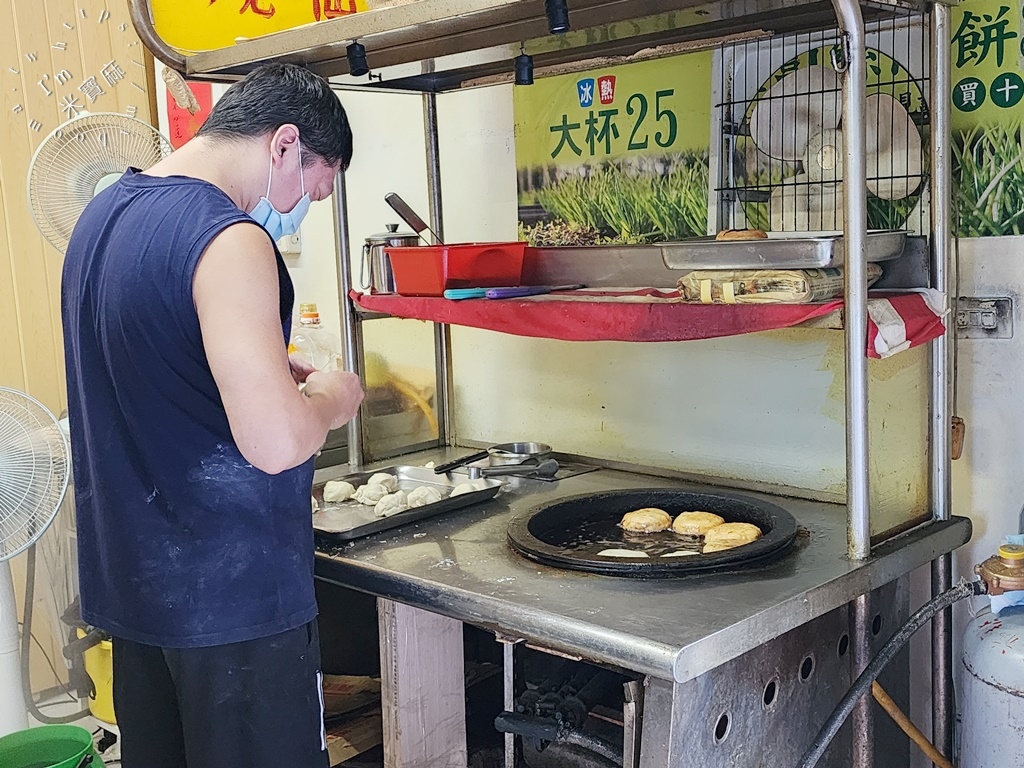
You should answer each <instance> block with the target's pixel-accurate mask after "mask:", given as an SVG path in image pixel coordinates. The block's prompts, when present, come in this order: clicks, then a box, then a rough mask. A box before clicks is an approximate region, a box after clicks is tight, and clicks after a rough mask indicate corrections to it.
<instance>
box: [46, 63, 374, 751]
mask: <svg viewBox="0 0 1024 768" xmlns="http://www.w3.org/2000/svg"><path fill="white" fill-rule="evenodd" d="M351 158H352V133H351V130H350V128H349V124H348V120H347V118H346V115H345V111H344V109H343V108H342V106H341V103H340V102H339V101H338V99H337V97H336V96H335V95H334V94H333V93H332V92H331V90H330V88H329V87H328V85H327V83H326V82H325V81H324V80H323V79H322V78H320V77H318V76H316V75H313V74H311V73H309V72H307V71H306V70H304V69H301V68H299V67H294V66H290V65H270V66H266V67H263V68H261V69H258V70H256V71H254V72H253V73H252V74H250V75H249V76H248V77H246V78H245V79H244V80H242V81H240V82H238V83H236V84H234V85H232V86H231V88H229V89H228V90H227V92H226V93H225V94H224V96H223V97H222V98H221V99H220V101H219V102H218V103H217V105H216V106H215V107H214V109H213V111H212V113H211V114H210V116H209V118H208V119H207V121H206V123H205V124H204V125H203V127H202V129H201V130H200V131H199V133H198V135H197V136H196V138H194V139H193V140H192V141H190V142H188V143H187V144H186V145H185V146H184V147H182V148H181V149H179V150H178V151H177V152H175V153H174V154H172V155H171V156H170V157H168V158H167V159H165V160H163V161H161V162H159V163H158V164H157V165H155V166H153V167H152V168H149V169H148V170H146V171H145V172H139V171H137V170H135V169H129V170H128V171H127V172H126V173H125V174H124V176H123V177H122V178H121V179H120V180H119V181H118V182H117V183H115V184H113V185H112V186H111V187H109V188H108V189H106V190H104V191H103V192H101V193H100V194H98V195H97V196H96V198H95V199H94V200H93V201H92V202H91V203H90V204H89V205H88V207H87V208H86V210H85V212H84V213H83V214H82V216H81V218H80V220H79V222H78V225H77V226H76V228H75V231H74V234H73V236H72V238H71V242H70V244H69V246H68V250H67V256H66V259H65V262H64V275H63V285H62V311H63V320H64V334H65V357H66V362H67V377H68V399H69V412H70V419H71V438H72V446H73V460H74V482H75V497H76V515H77V526H78V547H79V570H80V583H81V600H82V614H83V616H84V618H85V620H86V621H88V622H89V623H90V624H93V625H95V626H97V627H100V628H101V629H104V630H106V631H108V632H109V633H110V634H111V635H112V636H113V649H114V650H113V663H114V708H115V712H116V716H117V723H118V726H119V728H120V731H121V752H122V765H123V766H124V768H183V766H184V767H187V768H242V767H243V766H244V767H245V768H262V767H263V766H266V768H270V767H271V766H273V768H281V767H282V766H287V768H323V767H324V766H327V765H328V758H327V751H326V743H325V737H324V732H323V714H322V703H321V692H320V691H321V689H320V670H319V659H320V651H319V645H318V638H317V632H316V621H315V618H316V613H317V608H316V603H315V600H314V596H313V551H314V550H313V531H312V525H311V520H310V488H311V484H312V473H313V464H312V457H313V455H314V453H315V452H316V451H317V450H318V449H319V448H320V446H321V445H322V444H323V442H324V440H325V437H326V435H327V432H328V430H329V429H334V428H337V427H340V426H341V425H343V424H344V423H346V422H347V421H348V420H349V419H350V418H352V416H353V415H354V414H355V412H356V409H357V408H358V407H359V403H360V401H361V400H362V396H363V394H362V390H361V388H360V385H359V381H358V378H357V377H356V376H354V375H353V374H350V373H344V372H337V371H334V372H318V371H311V370H307V369H304V368H302V367H301V366H299V365H296V364H291V363H290V361H289V358H288V354H287V343H288V334H289V329H290V326H291V315H292V307H293V302H294V292H293V289H292V283H291V280H290V279H289V277H288V272H287V270H286V269H285V266H284V262H283V261H282V259H281V254H280V253H279V252H278V249H277V246H276V245H275V240H276V239H278V238H280V237H282V236H283V235H286V234H289V233H291V232H294V231H295V229H296V228H297V227H298V224H299V222H300V221H301V219H302V216H303V215H304V214H305V212H306V210H307V209H308V207H309V204H310V202H311V201H314V200H323V199H324V198H326V197H327V196H328V195H330V194H331V191H332V188H333V181H334V178H335V175H336V174H337V172H338V171H339V170H344V169H345V168H346V167H347V166H348V164H349V161H350V160H351ZM297 383H305V387H304V389H303V390H302V391H301V392H300V390H299V388H298V386H297Z"/></svg>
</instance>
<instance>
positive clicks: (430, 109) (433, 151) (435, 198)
mask: <svg viewBox="0 0 1024 768" xmlns="http://www.w3.org/2000/svg"><path fill="white" fill-rule="evenodd" d="M432 65H433V62H428V65H427V71H430V70H432V69H433V66H432ZM423 132H424V134H425V136H424V138H425V141H426V148H427V191H428V193H429V195H430V226H431V228H432V229H433V230H434V232H435V233H437V236H438V238H440V239H441V240H442V241H443V240H444V215H443V213H442V203H441V153H440V147H439V140H438V122H437V94H434V93H424V94H423ZM451 343H452V336H451V328H450V327H449V326H448V325H447V324H446V323H434V376H435V382H436V383H435V393H436V394H435V396H434V404H435V407H436V408H437V443H438V445H440V446H442V447H443V446H446V445H448V444H449V443H450V442H451V441H452V440H453V438H454V430H453V428H452V418H451V412H452V359H451Z"/></svg>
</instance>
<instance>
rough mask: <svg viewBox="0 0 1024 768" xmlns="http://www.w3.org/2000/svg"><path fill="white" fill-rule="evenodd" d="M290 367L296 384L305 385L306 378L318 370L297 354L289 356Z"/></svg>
mask: <svg viewBox="0 0 1024 768" xmlns="http://www.w3.org/2000/svg"><path fill="white" fill-rule="evenodd" d="M288 365H289V367H290V368H291V371H292V378H293V379H295V383H296V384H304V383H305V382H306V377H307V376H309V374H311V373H313V372H314V371H316V368H314V367H313V366H312V365H310V364H309V363H307V362H306V361H305V360H303V359H302V357H301V356H300V355H299V354H298V353H297V352H296V353H292V354H290V355H288Z"/></svg>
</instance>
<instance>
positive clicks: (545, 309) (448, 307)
mask: <svg viewBox="0 0 1024 768" xmlns="http://www.w3.org/2000/svg"><path fill="white" fill-rule="evenodd" d="M678 296H679V293H678V291H658V290H654V289H636V290H622V291H614V290H608V289H604V290H589V291H588V290H583V291H574V292H572V293H564V294H548V295H545V296H535V297H530V298H525V299H500V300H491V299H467V300H463V301H451V300H449V299H444V298H438V297H432V296H398V295H396V294H373V295H369V296H367V295H363V294H359V293H355V292H353V293H352V298H353V300H354V301H355V302H356V303H357V304H358V305H359V306H360V307H362V308H363V309H366V310H369V311H371V312H383V313H386V314H390V315H394V316H395V317H406V318H413V319H418V320H430V321H434V322H439V323H449V324H451V325H464V326H468V327H471V328H482V329H485V330H490V331H498V332H500V333H510V334H513V335H516V336H532V337H535V338H544V339H561V340H563V341H693V340H696V339H712V338H717V337H721V336H737V335H740V334H744V333H757V332H759V331H770V330H777V329H780V328H790V327H792V326H794V325H799V324H800V323H803V322H805V321H807V320H811V319H813V318H816V317H821V316H823V315H827V314H829V313H830V312H833V311H834V310H837V309H841V308H842V306H843V302H842V301H841V300H838V299H837V300H834V301H829V302H825V303H822V304H736V305H728V304H713V305H711V304H686V303H682V302H681V301H680V300H679V298H678ZM872 302H884V305H882V306H883V309H885V310H888V309H889V308H891V310H892V311H891V312H885V311H883V312H881V313H879V314H880V315H881V316H884V317H887V318H888V320H887V323H886V327H887V331H888V332H887V333H886V334H885V336H886V337H888V338H892V337H893V333H892V328H891V327H890V325H891V322H889V321H892V319H893V315H894V314H895V317H896V318H898V319H897V320H896V321H895V322H896V323H897V324H898V322H899V319H902V320H903V321H904V323H905V326H906V340H907V342H909V346H917V345H919V344H924V343H926V342H929V341H931V340H933V339H935V338H938V337H939V336H941V335H942V334H943V333H944V332H945V326H944V325H943V323H942V319H941V317H940V316H939V315H937V314H936V313H935V312H934V311H932V310H931V309H930V308H929V306H928V304H927V302H926V301H925V299H924V297H923V296H922V295H921V294H917V293H902V294H886V295H883V296H872V298H871V299H870V300H869V304H871V303H872ZM895 335H896V337H899V333H898V331H897V332H896V334H895ZM878 337H879V331H878V326H877V325H876V324H875V322H874V320H872V319H871V318H870V317H869V320H868V339H867V340H866V341H867V350H866V351H867V354H868V355H869V356H870V357H881V356H882V354H883V353H885V352H886V349H887V347H886V344H885V343H878ZM876 346H878V347H880V348H881V351H879V349H877V348H876ZM902 348H906V347H901V349H902ZM895 351H900V349H895V350H893V351H890V352H888V354H892V353H894V352H895Z"/></svg>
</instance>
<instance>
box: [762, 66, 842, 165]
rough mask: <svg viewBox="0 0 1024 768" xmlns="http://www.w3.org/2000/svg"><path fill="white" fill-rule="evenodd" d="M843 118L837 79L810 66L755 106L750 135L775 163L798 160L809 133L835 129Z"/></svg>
mask: <svg viewBox="0 0 1024 768" xmlns="http://www.w3.org/2000/svg"><path fill="white" fill-rule="evenodd" d="M841 114H842V96H841V94H840V90H839V76H838V75H837V74H836V73H835V72H834V71H833V70H831V69H827V68H825V67H822V66H819V65H816V64H815V65H811V66H809V67H804V68H803V69H798V70H796V71H795V72H791V73H790V74H788V75H786V76H785V77H783V78H782V79H781V80H779V81H778V82H777V83H775V84H774V85H773V86H772V87H771V88H769V89H768V91H767V92H766V93H764V94H762V95H761V96H759V97H758V99H757V100H756V101H755V102H754V108H753V110H751V113H750V135H751V137H752V138H753V140H754V143H755V144H756V145H757V148H758V149H759V150H761V151H762V152H764V153H765V154H766V155H768V156H769V157H774V158H776V159H777V160H791V161H793V160H801V159H803V156H804V154H805V153H806V151H807V140H808V138H809V136H810V135H811V133H812V132H819V131H822V130H827V129H835V128H837V127H838V126H839V118H840V115H841Z"/></svg>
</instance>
